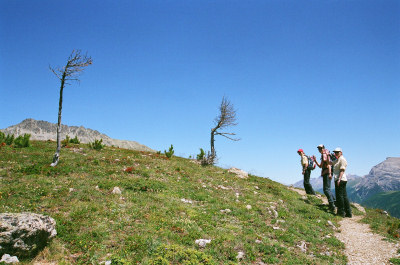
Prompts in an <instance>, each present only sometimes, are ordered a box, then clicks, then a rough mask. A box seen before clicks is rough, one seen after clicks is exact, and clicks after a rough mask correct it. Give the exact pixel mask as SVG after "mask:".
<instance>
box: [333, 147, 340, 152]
mask: <svg viewBox="0 0 400 265" xmlns="http://www.w3.org/2000/svg"><path fill="white" fill-rule="evenodd" d="M333 152H342V148H340V147H336V149H335V150H333Z"/></svg>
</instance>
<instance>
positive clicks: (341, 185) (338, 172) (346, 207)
mask: <svg viewBox="0 0 400 265" xmlns="http://www.w3.org/2000/svg"><path fill="white" fill-rule="evenodd" d="M333 152H334V153H335V156H336V157H337V161H335V163H334V164H333V175H334V176H335V193H336V203H337V207H338V210H337V215H339V216H341V217H350V218H351V217H352V214H351V208H350V202H349V199H348V198H347V191H346V184H347V176H346V173H345V171H346V167H347V160H346V158H344V156H343V153H342V149H341V148H340V147H338V148H336V149H335V150H333Z"/></svg>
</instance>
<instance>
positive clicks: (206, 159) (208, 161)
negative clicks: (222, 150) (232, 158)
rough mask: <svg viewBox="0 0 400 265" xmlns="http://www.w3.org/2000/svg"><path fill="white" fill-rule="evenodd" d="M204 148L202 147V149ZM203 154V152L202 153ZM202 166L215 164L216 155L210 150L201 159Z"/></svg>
mask: <svg viewBox="0 0 400 265" xmlns="http://www.w3.org/2000/svg"><path fill="white" fill-rule="evenodd" d="M200 150H202V149H200ZM200 154H201V153H200ZM199 161H200V162H201V165H202V166H208V165H214V164H215V163H216V157H215V156H213V155H212V154H211V152H210V151H208V152H207V155H206V154H204V155H203V158H202V159H200V160H199Z"/></svg>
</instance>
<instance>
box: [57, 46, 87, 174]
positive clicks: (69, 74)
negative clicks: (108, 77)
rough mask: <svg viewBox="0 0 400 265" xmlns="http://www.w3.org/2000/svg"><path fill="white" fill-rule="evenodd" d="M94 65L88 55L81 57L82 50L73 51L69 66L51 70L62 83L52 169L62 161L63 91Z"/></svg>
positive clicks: (68, 62)
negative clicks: (87, 67) (85, 69)
mask: <svg viewBox="0 0 400 265" xmlns="http://www.w3.org/2000/svg"><path fill="white" fill-rule="evenodd" d="M91 64H92V58H91V57H88V56H87V54H85V55H81V51H80V50H73V51H72V53H71V55H70V56H69V57H68V60H67V64H66V65H65V66H64V67H58V68H52V67H49V68H50V70H51V71H52V72H53V74H55V75H56V76H57V78H58V79H59V80H60V81H61V86H60V101H59V104H58V123H57V149H56V153H55V154H54V157H53V163H51V166H52V167H55V166H56V165H57V164H58V161H59V159H60V150H61V110H62V103H63V90H64V86H65V85H70V83H69V82H70V81H77V82H80V80H79V79H78V77H79V75H80V74H81V73H82V72H83V70H84V67H86V66H89V65H91Z"/></svg>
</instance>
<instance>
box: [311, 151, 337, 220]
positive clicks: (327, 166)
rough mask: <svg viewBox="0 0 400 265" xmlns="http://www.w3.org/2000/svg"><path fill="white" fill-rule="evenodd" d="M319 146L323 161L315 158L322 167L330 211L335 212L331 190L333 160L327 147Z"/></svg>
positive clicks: (324, 187)
mask: <svg viewBox="0 0 400 265" xmlns="http://www.w3.org/2000/svg"><path fill="white" fill-rule="evenodd" d="M317 148H318V151H319V152H320V153H321V163H318V161H317V160H315V163H316V164H317V166H318V167H319V168H322V169H321V176H322V178H323V189H324V194H325V196H326V197H327V198H328V202H329V211H330V212H331V213H335V203H334V200H333V194H332V191H331V182H332V171H331V162H330V159H329V151H328V150H327V149H325V146H324V145H323V144H320V145H318V146H317Z"/></svg>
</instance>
